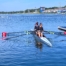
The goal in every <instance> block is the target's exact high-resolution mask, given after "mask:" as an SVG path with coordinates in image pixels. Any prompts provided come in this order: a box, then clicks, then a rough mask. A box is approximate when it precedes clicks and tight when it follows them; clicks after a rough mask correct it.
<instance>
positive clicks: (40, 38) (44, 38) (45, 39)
mask: <svg viewBox="0 0 66 66" xmlns="http://www.w3.org/2000/svg"><path fill="white" fill-rule="evenodd" d="M32 34H33V36H34V37H35V39H36V41H38V42H41V43H46V44H47V45H48V46H50V47H52V44H51V42H50V41H49V40H48V39H47V38H46V37H45V36H44V37H38V36H37V35H36V34H35V32H33V33H32Z"/></svg>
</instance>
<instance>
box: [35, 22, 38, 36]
mask: <svg viewBox="0 0 66 66" xmlns="http://www.w3.org/2000/svg"><path fill="white" fill-rule="evenodd" d="M38 30H39V25H38V22H36V24H35V27H34V31H35V33H36V35H38Z"/></svg>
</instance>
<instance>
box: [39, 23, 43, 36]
mask: <svg viewBox="0 0 66 66" xmlns="http://www.w3.org/2000/svg"><path fill="white" fill-rule="evenodd" d="M39 30H40V33H39V37H43V36H44V35H43V31H44V29H43V26H42V23H40V25H39Z"/></svg>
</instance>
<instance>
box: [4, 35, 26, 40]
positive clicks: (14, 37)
mask: <svg viewBox="0 0 66 66" xmlns="http://www.w3.org/2000/svg"><path fill="white" fill-rule="evenodd" d="M24 35H26V34H22V35H18V36H14V37H8V38H5V39H4V40H8V39H11V38H16V37H20V36H24Z"/></svg>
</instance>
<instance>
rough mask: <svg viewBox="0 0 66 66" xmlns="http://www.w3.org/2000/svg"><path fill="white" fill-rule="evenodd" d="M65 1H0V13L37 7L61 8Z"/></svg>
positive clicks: (65, 3)
mask: <svg viewBox="0 0 66 66" xmlns="http://www.w3.org/2000/svg"><path fill="white" fill-rule="evenodd" d="M65 5H66V0H0V11H20V10H26V9H33V8H39V7H54V6H58V7H62V6H65Z"/></svg>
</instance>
